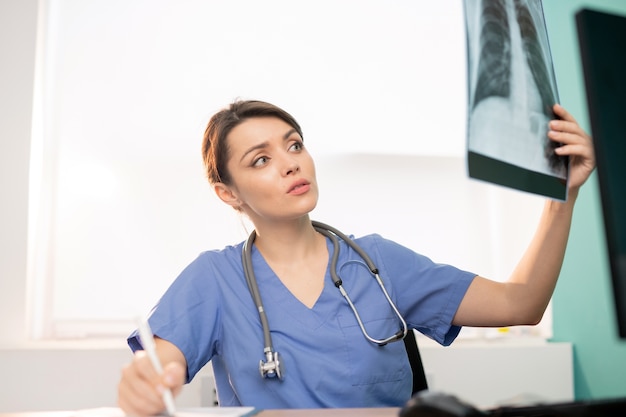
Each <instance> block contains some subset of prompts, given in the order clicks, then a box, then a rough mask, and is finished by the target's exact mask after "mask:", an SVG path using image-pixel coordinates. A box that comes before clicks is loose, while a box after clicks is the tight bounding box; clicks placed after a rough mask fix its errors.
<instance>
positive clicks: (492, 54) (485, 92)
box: [472, 0, 511, 108]
mask: <svg viewBox="0 0 626 417" xmlns="http://www.w3.org/2000/svg"><path fill="white" fill-rule="evenodd" d="M504 1H505V0H491V1H489V0H486V1H483V2H482V10H481V13H480V14H481V17H480V20H481V29H480V56H479V58H478V70H477V72H478V77H477V81H476V92H475V95H474V102H473V103H472V108H474V107H476V106H477V105H478V103H480V101H481V100H484V99H486V98H488V97H491V96H498V97H503V98H508V97H509V96H510V94H511V85H510V82H511V80H510V75H511V37H510V36H511V35H510V28H509V21H508V18H507V13H506V5H505V4H504Z"/></svg>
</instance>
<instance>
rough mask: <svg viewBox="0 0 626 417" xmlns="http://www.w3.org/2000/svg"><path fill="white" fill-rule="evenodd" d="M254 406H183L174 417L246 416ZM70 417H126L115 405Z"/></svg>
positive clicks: (91, 409)
mask: <svg viewBox="0 0 626 417" xmlns="http://www.w3.org/2000/svg"><path fill="white" fill-rule="evenodd" d="M256 411H257V410H256V409H255V408H254V407H206V408H205V407H202V408H183V409H181V410H179V411H177V412H176V416H175V417H248V416H252V415H254V414H256ZM71 417H126V415H125V414H124V412H123V411H122V410H120V409H119V408H116V407H101V408H90V409H85V410H78V411H76V412H75V413H72V414H71Z"/></svg>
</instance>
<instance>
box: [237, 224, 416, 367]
mask: <svg viewBox="0 0 626 417" xmlns="http://www.w3.org/2000/svg"><path fill="white" fill-rule="evenodd" d="M311 223H312V225H313V227H314V228H315V230H317V231H318V232H319V233H321V234H322V235H324V236H326V237H328V238H329V239H330V240H331V242H332V243H333V253H332V256H331V266H330V274H331V278H332V280H333V283H334V284H335V287H337V288H338V289H339V292H340V293H341V295H342V296H343V297H344V298H345V299H346V301H347V303H348V305H349V306H350V309H351V310H352V312H353V313H354V315H355V317H356V319H357V322H358V324H359V327H360V328H361V331H362V332H363V335H364V336H365V338H366V339H367V340H369V341H370V342H372V343H375V344H377V345H379V346H384V345H386V344H387V343H389V342H395V341H398V340H402V339H404V337H405V336H406V335H407V333H408V326H407V324H406V321H405V320H404V318H403V317H402V314H400V311H399V310H398V308H397V306H396V305H395V303H394V302H393V300H391V297H390V296H389V293H388V292H387V289H386V288H385V285H384V284H383V282H382V279H381V278H380V275H379V271H378V268H377V267H376V265H375V264H374V262H373V261H372V259H371V258H370V257H369V256H368V255H367V253H365V251H364V250H363V249H362V248H361V247H360V246H359V245H357V244H356V242H354V241H353V240H352V239H350V238H349V237H348V236H346V235H345V234H343V233H342V232H340V231H339V230H337V229H335V228H334V227H332V226H329V225H327V224H324V223H321V222H317V221H312V222H311ZM337 237H339V238H340V239H341V240H343V241H344V242H346V244H347V245H348V246H350V247H351V248H352V249H353V250H354V251H355V252H357V254H358V255H359V256H360V257H361V259H363V261H364V262H365V264H366V265H367V268H368V269H369V271H370V272H371V274H372V275H373V276H374V278H375V279H376V282H377V283H378V286H379V287H380V288H381V290H382V292H383V294H384V295H385V298H386V300H387V302H388V303H389V305H390V306H391V308H392V309H393V311H394V313H395V314H396V316H397V317H398V318H399V320H400V323H401V329H400V330H399V331H398V332H396V333H395V334H393V335H392V336H389V337H387V338H385V339H375V338H373V337H371V336H370V335H369V333H368V332H367V330H366V329H365V325H364V324H363V320H362V319H361V316H360V315H359V312H358V311H357V309H356V307H355V305H354V303H353V302H352V300H351V299H350V296H349V295H348V293H347V292H346V290H345V289H344V288H343V282H342V280H341V278H340V277H339V275H338V274H337V262H338V260H339V240H338V239H337ZM255 239H256V231H254V230H253V231H252V233H250V236H249V237H248V239H247V240H246V241H245V242H244V244H243V250H242V253H241V261H242V265H243V271H244V275H245V277H246V283H247V284H248V289H249V290H250V294H251V296H252V299H253V300H254V303H255V305H256V307H257V311H258V313H259V319H260V320H261V327H262V328H263V343H264V345H265V346H264V348H263V353H264V354H265V359H266V361H265V362H264V361H263V360H261V362H260V364H259V369H260V372H261V376H262V377H264V378H265V377H274V376H277V377H278V378H279V379H282V378H283V372H282V370H281V363H280V360H279V356H278V352H275V351H274V345H273V343H272V335H271V331H270V326H269V321H268V319H267V315H266V313H265V308H264V307H263V300H262V298H261V293H260V292H259V287H258V284H257V281H256V277H255V275H254V268H253V266H252V245H253V243H254V240H255Z"/></svg>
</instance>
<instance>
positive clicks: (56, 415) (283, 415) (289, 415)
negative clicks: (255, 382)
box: [0, 407, 400, 417]
mask: <svg viewBox="0 0 626 417" xmlns="http://www.w3.org/2000/svg"><path fill="white" fill-rule="evenodd" d="M399 412H400V409H399V408H393V407H391V408H323V409H298V410H263V411H260V412H259V413H258V414H255V417H257V416H258V417H318V416H319V417H353V416H354V417H397V416H398V413H399ZM76 414H77V413H76V412H67V411H37V412H21V413H0V417H74V416H75V415H76ZM78 414H80V413H78Z"/></svg>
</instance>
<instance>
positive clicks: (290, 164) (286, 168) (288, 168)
mask: <svg viewBox="0 0 626 417" xmlns="http://www.w3.org/2000/svg"><path fill="white" fill-rule="evenodd" d="M298 171H300V164H299V163H298V161H297V160H296V158H294V157H293V156H291V155H287V156H286V157H285V159H284V162H283V175H291V174H295V173H297V172H298Z"/></svg>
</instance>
